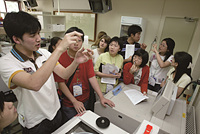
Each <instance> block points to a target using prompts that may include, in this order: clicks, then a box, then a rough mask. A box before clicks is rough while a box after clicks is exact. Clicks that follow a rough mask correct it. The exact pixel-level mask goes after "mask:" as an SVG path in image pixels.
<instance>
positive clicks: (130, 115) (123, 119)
mask: <svg viewBox="0 0 200 134" xmlns="http://www.w3.org/2000/svg"><path fill="white" fill-rule="evenodd" d="M120 85H121V87H122V91H121V92H120V93H119V94H118V95H117V96H114V95H113V94H112V92H109V93H107V94H106V95H105V98H107V99H110V100H111V101H113V102H114V103H115V107H114V108H110V107H107V108H104V107H103V106H102V105H101V104H100V102H96V103H95V113H97V114H98V115H100V116H105V117H107V118H109V119H110V121H111V122H112V123H113V124H115V125H117V126H118V127H120V128H122V129H123V130H125V131H127V132H129V133H133V132H134V131H135V130H136V129H137V127H138V126H139V125H140V123H142V121H143V120H147V121H150V122H151V121H153V122H152V123H155V124H156V125H158V124H159V125H158V126H159V127H160V129H161V131H159V134H165V133H170V134H171V131H170V130H168V128H170V126H171V128H173V129H174V130H175V129H176V130H177V133H176V134H179V133H181V134H182V133H183V132H182V130H180V125H175V124H176V123H177V124H183V125H181V126H183V127H184V130H185V126H184V123H182V121H183V122H185V118H183V117H182V114H183V113H186V103H184V101H183V100H179V101H177V102H180V103H177V102H176V103H175V108H174V109H173V111H172V114H171V115H170V116H167V117H166V118H165V119H164V120H162V121H160V122H158V121H157V120H156V119H155V118H154V117H153V113H152V111H151V107H152V105H153V103H154V100H155V92H153V91H150V90H148V97H149V99H148V100H147V101H145V102H141V103H139V104H137V105H133V104H132V102H131V101H130V100H129V99H128V97H127V96H126V95H125V93H124V91H125V90H128V89H137V90H140V87H138V86H136V85H133V84H129V85H125V84H124V83H120ZM180 107H182V108H181V110H180ZM184 111H185V112H184ZM152 117H153V119H152ZM182 118H183V119H182ZM170 121H171V122H173V123H171V122H170ZM156 122H158V124H157V123H156ZM166 124H168V127H166Z"/></svg>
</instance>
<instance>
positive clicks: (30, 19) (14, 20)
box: [3, 11, 41, 43]
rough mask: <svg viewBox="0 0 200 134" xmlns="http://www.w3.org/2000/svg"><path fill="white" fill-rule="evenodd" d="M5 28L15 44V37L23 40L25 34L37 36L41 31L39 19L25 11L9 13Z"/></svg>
mask: <svg viewBox="0 0 200 134" xmlns="http://www.w3.org/2000/svg"><path fill="white" fill-rule="evenodd" d="M3 27H4V29H5V32H6V34H7V35H8V37H9V38H10V39H11V41H12V42H13V43H14V40H13V38H12V37H13V36H16V37H18V38H20V39H22V36H23V35H24V34H25V33H30V34H35V33H37V32H38V31H40V30H41V25H40V22H39V21H38V19H37V18H36V17H34V16H32V15H30V14H28V13H26V12H23V11H19V12H11V13H7V14H6V17H5V19H4V21H3ZM22 40H23V39H22Z"/></svg>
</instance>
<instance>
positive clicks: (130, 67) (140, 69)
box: [123, 49, 149, 95]
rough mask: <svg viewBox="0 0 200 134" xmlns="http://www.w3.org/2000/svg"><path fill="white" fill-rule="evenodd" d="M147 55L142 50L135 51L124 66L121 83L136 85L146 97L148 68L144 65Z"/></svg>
mask: <svg viewBox="0 0 200 134" xmlns="http://www.w3.org/2000/svg"><path fill="white" fill-rule="evenodd" d="M148 59H149V54H148V52H146V51H145V50H143V49H139V50H137V51H136V52H135V53H134V54H133V56H132V59H131V62H128V63H126V64H125V65H124V68H123V81H124V84H136V85H138V86H140V87H141V92H142V93H143V94H144V95H146V94H147V87H148V78H149V67H148V66H147V65H146V64H147V62H148Z"/></svg>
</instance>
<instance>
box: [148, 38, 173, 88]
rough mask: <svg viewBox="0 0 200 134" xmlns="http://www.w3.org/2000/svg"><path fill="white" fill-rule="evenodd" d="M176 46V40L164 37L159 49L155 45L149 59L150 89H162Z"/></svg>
mask: <svg viewBox="0 0 200 134" xmlns="http://www.w3.org/2000/svg"><path fill="white" fill-rule="evenodd" d="M174 47H175V42H174V40H173V39H171V38H165V39H163V40H162V42H161V44H160V45H159V49H158V50H157V45H156V44H154V45H153V49H152V51H153V52H154V53H153V54H152V55H151V57H150V60H149V67H150V74H149V84H148V89H150V90H153V91H155V92H158V91H159V90H160V89H161V87H160V84H161V83H162V81H163V80H165V78H166V76H167V72H168V71H169V69H170V65H171V63H172V58H173V50H174Z"/></svg>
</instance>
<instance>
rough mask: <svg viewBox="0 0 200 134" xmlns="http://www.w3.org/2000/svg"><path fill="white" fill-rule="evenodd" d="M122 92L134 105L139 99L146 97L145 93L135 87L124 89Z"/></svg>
mask: <svg viewBox="0 0 200 134" xmlns="http://www.w3.org/2000/svg"><path fill="white" fill-rule="evenodd" d="M124 93H125V94H126V95H127V96H128V98H129V99H130V100H131V102H132V103H133V104H134V105H136V104H138V103H140V102H141V101H143V100H145V99H148V98H149V97H147V96H146V95H143V94H142V93H141V92H140V91H138V90H136V89H129V90H126V91H124Z"/></svg>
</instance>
